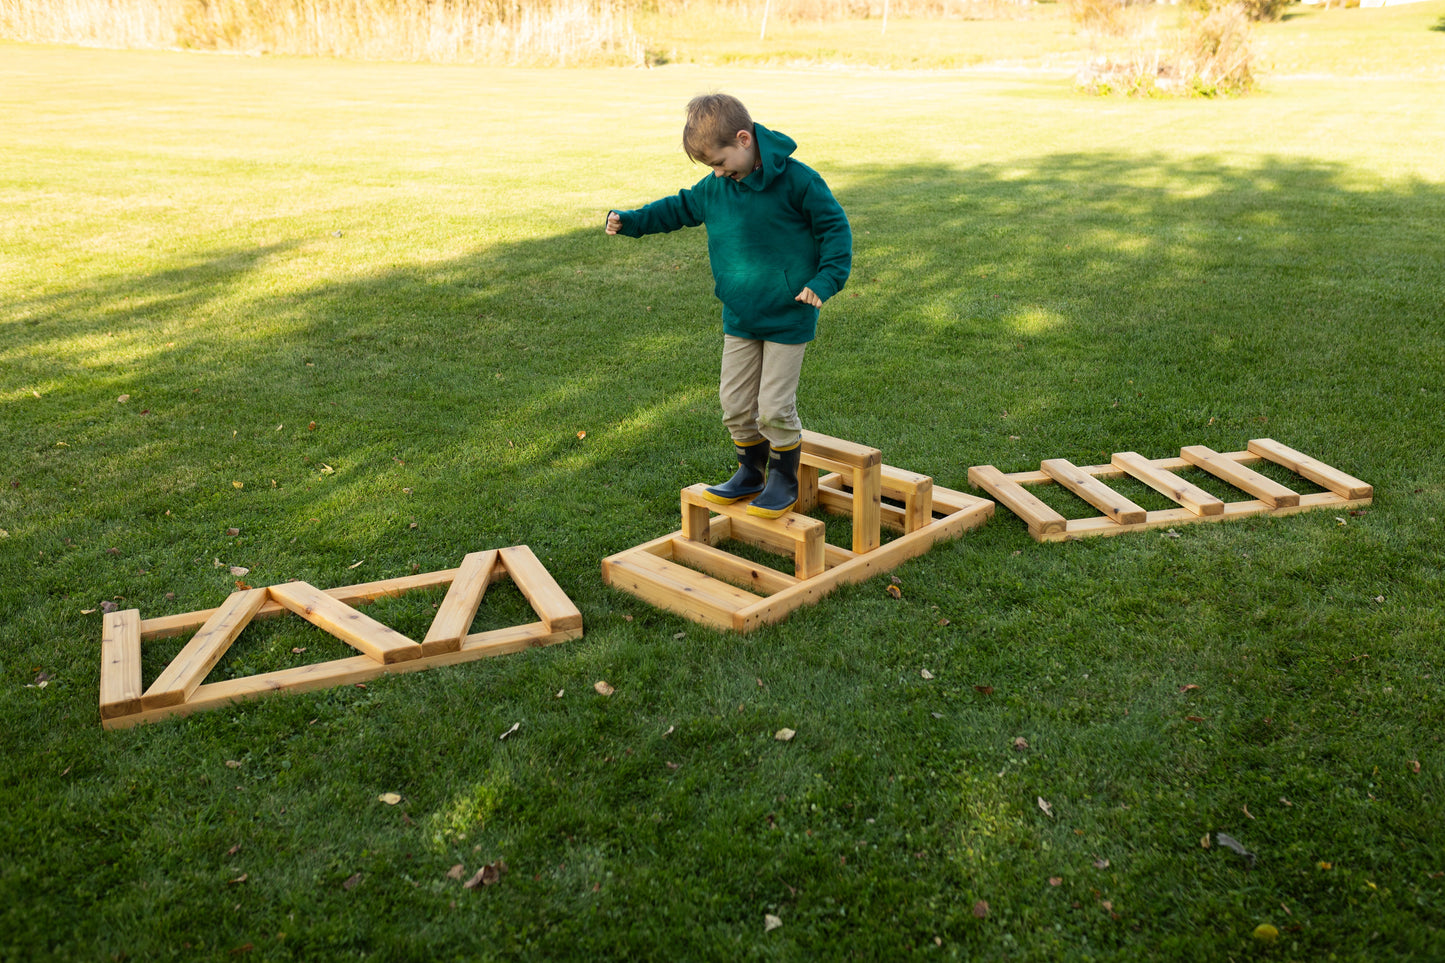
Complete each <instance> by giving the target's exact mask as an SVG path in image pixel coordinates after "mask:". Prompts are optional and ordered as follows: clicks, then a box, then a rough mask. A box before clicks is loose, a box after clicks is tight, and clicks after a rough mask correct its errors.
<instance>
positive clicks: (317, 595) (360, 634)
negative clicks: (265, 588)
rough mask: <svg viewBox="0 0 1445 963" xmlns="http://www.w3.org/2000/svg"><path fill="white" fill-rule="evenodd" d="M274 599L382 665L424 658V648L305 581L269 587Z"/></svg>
mask: <svg viewBox="0 0 1445 963" xmlns="http://www.w3.org/2000/svg"><path fill="white" fill-rule="evenodd" d="M270 592H271V597H272V598H273V599H275V600H276V601H278V602H280V603H281V604H282V605H284V606H285V607H286V608H288V609H290V610H291V611H292V612H295V613H296V614H297V615H299V616H301V617H302V618H303V619H305V620H306V621H308V622H310V623H311V624H312V625H315V626H317V627H318V628H321V629H323V630H325V631H326V632H328V633H330V634H331V635H334V636H336V637H337V638H338V639H340V640H341V641H343V642H345V643H346V644H347V645H350V646H352V647H353V648H355V649H356V650H358V651H359V652H362V653H364V654H366V655H368V656H370V657H371V658H373V659H375V660H376V661H377V662H380V663H382V664H383V665H391V664H392V663H394V662H405V661H408V660H410V659H417V658H420V657H421V646H420V645H417V644H416V643H415V642H413V641H412V640H411V639H408V638H407V637H406V636H404V635H402V634H401V633H400V632H397V631H396V630H394V629H390V628H388V627H387V626H385V625H382V624H381V623H380V622H378V621H376V620H375V619H373V618H371V617H370V616H368V615H366V614H364V613H362V612H358V611H357V610H356V609H354V608H352V607H351V606H349V605H347V604H346V603H345V602H339V601H337V600H336V599H334V598H332V597H331V596H330V595H327V594H326V593H324V592H322V591H321V590H320V589H318V588H315V587H314V586H311V585H307V584H306V583H305V582H286V583H285V584H283V585H273V586H271V588H270Z"/></svg>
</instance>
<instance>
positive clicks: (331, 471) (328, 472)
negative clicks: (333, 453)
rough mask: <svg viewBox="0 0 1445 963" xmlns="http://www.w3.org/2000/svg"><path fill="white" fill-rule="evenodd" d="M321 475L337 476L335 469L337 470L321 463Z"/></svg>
mask: <svg viewBox="0 0 1445 963" xmlns="http://www.w3.org/2000/svg"><path fill="white" fill-rule="evenodd" d="M321 474H323V475H334V474H336V469H335V468H332V467H331V466H330V465H328V464H326V463H325V462H322V463H321Z"/></svg>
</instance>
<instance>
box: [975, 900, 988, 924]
mask: <svg viewBox="0 0 1445 963" xmlns="http://www.w3.org/2000/svg"><path fill="white" fill-rule="evenodd" d="M973 915H974V918H975V919H980V920H981V919H983V918H985V917H986V916H988V900H984V899H981V900H979V901H978V902H977V903H974V904H973Z"/></svg>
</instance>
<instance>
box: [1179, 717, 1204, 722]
mask: <svg viewBox="0 0 1445 963" xmlns="http://www.w3.org/2000/svg"><path fill="white" fill-rule="evenodd" d="M1184 719H1185V721H1186V722H1203V721H1204V717H1203V716H1185V717H1184Z"/></svg>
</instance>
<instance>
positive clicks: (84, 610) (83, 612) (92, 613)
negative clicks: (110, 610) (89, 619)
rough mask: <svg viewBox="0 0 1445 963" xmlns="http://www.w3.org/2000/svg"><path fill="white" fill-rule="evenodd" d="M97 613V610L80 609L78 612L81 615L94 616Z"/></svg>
mask: <svg viewBox="0 0 1445 963" xmlns="http://www.w3.org/2000/svg"><path fill="white" fill-rule="evenodd" d="M97 611H99V610H98V609H81V610H80V614H81V615H94V614H95V613H96V612H97Z"/></svg>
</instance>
